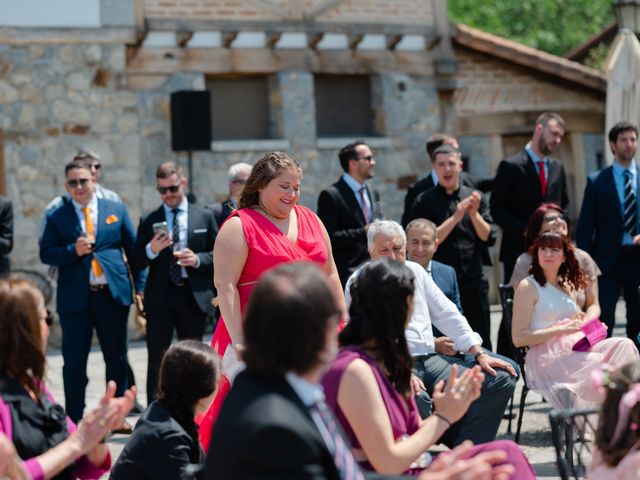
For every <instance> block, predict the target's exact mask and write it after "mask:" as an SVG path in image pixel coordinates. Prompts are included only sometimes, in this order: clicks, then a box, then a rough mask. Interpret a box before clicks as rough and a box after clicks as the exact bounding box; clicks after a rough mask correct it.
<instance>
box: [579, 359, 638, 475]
mask: <svg viewBox="0 0 640 480" xmlns="http://www.w3.org/2000/svg"><path fill="white" fill-rule="evenodd" d="M598 376H599V377H600V382H599V383H600V388H604V391H605V399H604V402H603V403H602V408H601V410H600V418H599V419H598V430H597V431H596V442H595V443H596V448H595V450H594V453H593V460H592V462H591V469H590V471H589V473H588V475H587V478H588V479H589V480H639V479H640V450H639V449H640V364H638V363H637V362H634V363H630V364H628V365H625V366H623V367H622V368H620V369H619V370H615V371H612V372H611V373H609V372H606V371H605V372H603V373H602V375H601V376H600V375H598Z"/></svg>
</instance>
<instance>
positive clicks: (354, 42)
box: [347, 33, 364, 50]
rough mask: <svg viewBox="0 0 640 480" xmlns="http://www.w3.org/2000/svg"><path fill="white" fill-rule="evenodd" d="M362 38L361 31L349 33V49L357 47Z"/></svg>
mask: <svg viewBox="0 0 640 480" xmlns="http://www.w3.org/2000/svg"><path fill="white" fill-rule="evenodd" d="M363 38H364V35H363V34H362V33H357V34H355V35H349V36H348V40H347V42H348V43H349V49H350V50H355V49H356V48H358V45H359V44H360V42H362V39H363Z"/></svg>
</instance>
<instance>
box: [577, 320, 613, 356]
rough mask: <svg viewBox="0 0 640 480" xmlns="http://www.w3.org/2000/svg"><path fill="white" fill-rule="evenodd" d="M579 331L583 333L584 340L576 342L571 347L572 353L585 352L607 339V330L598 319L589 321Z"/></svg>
mask: <svg viewBox="0 0 640 480" xmlns="http://www.w3.org/2000/svg"><path fill="white" fill-rule="evenodd" d="M580 330H582V333H584V338H581V339H580V340H578V341H577V342H576V344H575V345H574V346H573V348H572V350H573V351H574V352H587V351H589V349H590V348H591V347H593V346H594V345H595V344H596V343H598V342H599V341H601V340H604V339H605V338H607V328H606V327H605V326H604V324H603V323H602V322H601V321H600V319H599V318H594V319H593V320H589V321H588V322H587V323H585V324H584V325H582V328H581V329H580Z"/></svg>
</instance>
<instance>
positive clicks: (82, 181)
mask: <svg viewBox="0 0 640 480" xmlns="http://www.w3.org/2000/svg"><path fill="white" fill-rule="evenodd" d="M89 180H90V179H89V178H79V179H77V180H75V179H74V180H67V185H69V186H70V187H71V188H78V187H86V186H87V184H88V183H89Z"/></svg>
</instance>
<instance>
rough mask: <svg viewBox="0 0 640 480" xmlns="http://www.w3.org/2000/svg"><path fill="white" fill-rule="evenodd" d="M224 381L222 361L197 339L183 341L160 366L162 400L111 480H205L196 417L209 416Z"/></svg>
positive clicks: (122, 456) (140, 427)
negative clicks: (220, 380)
mask: <svg viewBox="0 0 640 480" xmlns="http://www.w3.org/2000/svg"><path fill="white" fill-rule="evenodd" d="M217 382H218V369H217V358H216V355H215V354H214V353H213V350H211V347H209V346H208V345H205V344H203V343H202V342H200V341H197V340H183V341H180V342H178V343H176V344H174V345H173V346H171V347H170V348H169V350H167V352H166V353H165V354H164V357H163V358H162V363H161V365H160V378H159V387H158V397H157V400H155V401H154V402H152V403H151V405H149V406H148V407H147V409H146V410H145V411H144V412H143V413H142V416H141V417H140V420H138V423H137V424H136V427H135V430H134V431H133V435H132V436H131V438H130V439H129V441H128V442H127V444H126V445H125V447H124V450H123V451H122V453H121V454H120V457H119V458H118V461H117V462H116V464H115V465H114V467H113V470H112V472H111V479H113V480H119V479H122V480H126V479H130V478H135V479H141V480H144V479H163V478H166V479H179V480H187V479H193V478H201V477H200V475H196V474H195V473H194V472H195V471H196V470H198V469H197V468H194V470H193V471H192V470H190V468H193V467H189V466H190V465H193V466H194V467H196V466H197V465H200V464H202V463H203V462H204V454H203V452H202V448H201V447H200V442H199V440H198V427H197V425H196V424H195V422H194V417H195V415H196V413H199V412H206V411H207V409H208V408H209V405H211V401H212V400H213V394H214V392H215V389H216V384H217Z"/></svg>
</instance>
